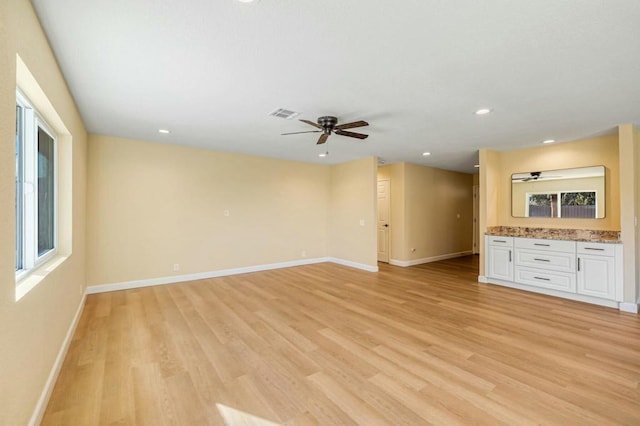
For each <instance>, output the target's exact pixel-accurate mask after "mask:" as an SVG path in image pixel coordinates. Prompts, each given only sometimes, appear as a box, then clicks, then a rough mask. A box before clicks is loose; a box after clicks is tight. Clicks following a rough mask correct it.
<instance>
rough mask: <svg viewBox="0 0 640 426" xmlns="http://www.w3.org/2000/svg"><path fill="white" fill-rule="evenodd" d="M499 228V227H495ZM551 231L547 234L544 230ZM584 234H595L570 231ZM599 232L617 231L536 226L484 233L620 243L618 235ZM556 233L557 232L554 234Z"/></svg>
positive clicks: (543, 238) (542, 238) (486, 233)
mask: <svg viewBox="0 0 640 426" xmlns="http://www.w3.org/2000/svg"><path fill="white" fill-rule="evenodd" d="M495 228H500V227H495ZM548 231H551V232H552V233H550V234H547V233H545V232H548ZM572 232H573V233H576V234H584V233H591V232H593V233H594V234H595V235H591V236H584V235H571V233H572ZM600 232H607V233H618V235H619V232H618V231H598V230H586V229H558V228H537V229H536V230H535V231H534V230H532V229H529V230H527V231H525V230H523V229H522V228H520V229H519V230H516V229H514V230H505V229H493V230H488V231H487V232H485V235H493V236H501V237H518V238H536V239H541V240H564V241H578V242H588V243H605V244H622V241H621V240H620V237H619V236H618V238H615V237H612V236H609V237H604V238H602V237H599V236H598V235H597V234H598V233H600ZM556 233H557V234H556Z"/></svg>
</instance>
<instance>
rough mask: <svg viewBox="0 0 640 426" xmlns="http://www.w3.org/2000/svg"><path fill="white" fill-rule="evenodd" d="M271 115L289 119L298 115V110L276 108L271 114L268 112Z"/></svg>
mask: <svg viewBox="0 0 640 426" xmlns="http://www.w3.org/2000/svg"><path fill="white" fill-rule="evenodd" d="M269 115H270V116H272V117H280V118H284V119H287V120H291V119H292V118H295V117H297V116H299V115H300V113H299V112H295V111H290V110H288V109H284V108H278V109H277V110H275V111H273V112H272V113H271V114H269Z"/></svg>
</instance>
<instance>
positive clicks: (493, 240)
mask: <svg viewBox="0 0 640 426" xmlns="http://www.w3.org/2000/svg"><path fill="white" fill-rule="evenodd" d="M487 240H488V241H489V245H490V246H505V247H513V237H500V236H498V235H487Z"/></svg>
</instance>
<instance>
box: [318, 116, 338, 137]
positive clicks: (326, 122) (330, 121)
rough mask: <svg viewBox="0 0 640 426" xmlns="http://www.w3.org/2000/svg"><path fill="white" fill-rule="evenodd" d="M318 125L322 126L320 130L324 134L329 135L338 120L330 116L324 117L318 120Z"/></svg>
mask: <svg viewBox="0 0 640 426" xmlns="http://www.w3.org/2000/svg"><path fill="white" fill-rule="evenodd" d="M318 124H319V125H321V126H322V128H323V129H324V133H325V134H327V135H329V134H331V131H332V130H333V128H334V127H335V125H336V124H338V118H337V117H334V116H331V115H326V116H324V117H320V118H318Z"/></svg>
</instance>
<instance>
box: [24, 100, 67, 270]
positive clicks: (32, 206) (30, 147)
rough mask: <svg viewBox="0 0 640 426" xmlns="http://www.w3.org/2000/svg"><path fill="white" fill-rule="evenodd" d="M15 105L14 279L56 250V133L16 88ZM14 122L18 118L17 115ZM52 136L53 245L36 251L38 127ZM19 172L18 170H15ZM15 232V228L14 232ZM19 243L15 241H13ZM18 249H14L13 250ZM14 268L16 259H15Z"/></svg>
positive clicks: (43, 261)
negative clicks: (18, 153)
mask: <svg viewBox="0 0 640 426" xmlns="http://www.w3.org/2000/svg"><path fill="white" fill-rule="evenodd" d="M16 106H20V107H21V108H22V120H21V121H20V124H21V126H22V129H20V130H22V141H21V143H22V174H23V181H22V185H21V188H22V191H21V192H22V193H21V194H18V195H19V196H20V197H22V220H21V221H20V220H19V218H17V217H16V226H20V225H21V226H22V229H21V236H22V241H21V247H20V248H21V251H22V253H21V255H22V267H21V268H20V269H16V282H18V281H20V280H21V279H23V278H25V277H26V276H27V275H29V273H30V272H32V271H33V270H34V269H36V268H38V267H39V266H41V265H42V264H43V263H45V262H47V261H48V260H50V259H51V258H52V257H54V256H55V255H56V254H57V253H58V137H57V135H56V133H55V132H54V131H53V130H52V129H51V127H50V126H49V125H48V124H47V122H46V121H45V120H44V119H43V118H42V116H41V115H40V114H39V113H38V112H37V110H36V109H35V108H34V107H33V105H32V103H31V102H30V101H29V99H28V98H27V97H26V96H25V95H24V94H23V93H22V92H21V91H20V89H17V90H16ZM16 123H18V120H17V119H16ZM39 128H40V129H42V130H43V131H44V132H46V133H47V134H48V135H49V136H50V137H51V138H52V139H53V188H54V189H53V248H52V249H51V250H49V251H47V252H46V253H43V254H42V255H38V129H39ZM16 173H18V170H16ZM17 233H18V232H17V231H16V234H17ZM16 245H18V241H16ZM16 252H17V250H16ZM16 268H17V259H16Z"/></svg>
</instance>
